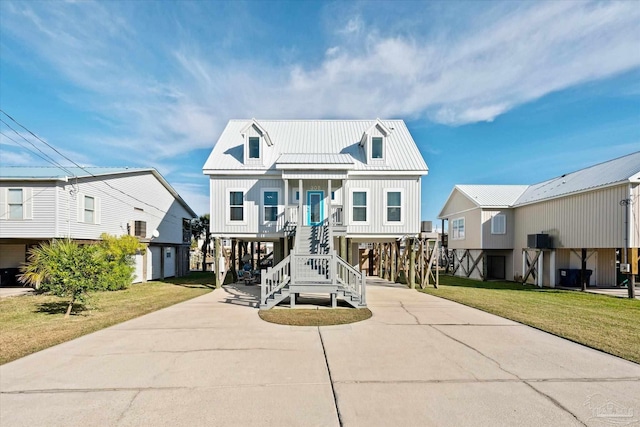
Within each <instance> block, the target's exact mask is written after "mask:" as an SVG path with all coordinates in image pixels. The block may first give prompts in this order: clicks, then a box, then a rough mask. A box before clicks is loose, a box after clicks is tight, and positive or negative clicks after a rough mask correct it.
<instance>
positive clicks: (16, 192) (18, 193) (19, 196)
mask: <svg viewBox="0 0 640 427" xmlns="http://www.w3.org/2000/svg"><path fill="white" fill-rule="evenodd" d="M7 205H8V207H9V214H8V217H9V219H24V191H22V189H21V188H9V189H8V191H7Z"/></svg>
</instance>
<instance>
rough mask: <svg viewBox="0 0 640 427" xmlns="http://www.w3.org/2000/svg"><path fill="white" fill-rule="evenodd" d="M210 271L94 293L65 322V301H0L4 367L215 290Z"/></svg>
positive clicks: (32, 298) (29, 298)
mask: <svg viewBox="0 0 640 427" xmlns="http://www.w3.org/2000/svg"><path fill="white" fill-rule="evenodd" d="M212 279H213V275H212V273H191V274H190V275H189V276H187V277H181V278H176V279H168V280H167V281H165V282H148V283H138V284H134V285H131V286H130V287H129V289H126V290H123V291H114V292H97V293H94V294H91V296H90V298H89V300H88V301H87V304H86V307H85V309H84V310H82V311H78V313H77V314H73V315H72V316H71V317H69V318H68V319H64V312H65V309H66V305H67V303H66V302H65V300H64V299H62V298H58V297H54V296H50V295H26V296H19V297H10V298H3V299H1V300H0V325H1V327H2V333H0V348H1V349H2V351H1V352H0V364H3V363H7V362H10V361H12V360H15V359H18V358H20V357H23V356H26V355H28V354H31V353H34V352H36V351H39V350H42V349H45V348H47V347H51V346H53V345H56V344H60V343H62V342H65V341H69V340H71V339H74V338H77V337H79V336H82V335H85V334H88V333H91V332H94V331H97V330H99V329H103V328H106V327H108V326H111V325H115V324H116V323H121V322H124V321H125V320H129V319H133V318H134V317H138V316H142V315H143V314H147V313H150V312H152V311H156V310H159V309H161V308H164V307H167V306H170V305H173V304H176V303H178V302H181V301H185V300H188V299H191V298H194V297H197V296H199V295H202V294H205V293H207V292H211V290H212V289H213V286H212V285H211V283H212Z"/></svg>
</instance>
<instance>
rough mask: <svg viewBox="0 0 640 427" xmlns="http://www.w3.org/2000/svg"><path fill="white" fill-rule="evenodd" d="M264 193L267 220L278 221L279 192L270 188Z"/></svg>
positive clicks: (263, 204)
mask: <svg viewBox="0 0 640 427" xmlns="http://www.w3.org/2000/svg"><path fill="white" fill-rule="evenodd" d="M262 194H263V196H262V206H263V209H264V220H265V222H266V221H276V220H277V219H278V192H277V191H271V190H270V191H264V192H263V193H262Z"/></svg>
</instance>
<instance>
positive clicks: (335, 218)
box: [331, 205, 344, 225]
mask: <svg viewBox="0 0 640 427" xmlns="http://www.w3.org/2000/svg"><path fill="white" fill-rule="evenodd" d="M331 225H344V210H343V208H342V206H341V205H337V206H336V205H332V206H331Z"/></svg>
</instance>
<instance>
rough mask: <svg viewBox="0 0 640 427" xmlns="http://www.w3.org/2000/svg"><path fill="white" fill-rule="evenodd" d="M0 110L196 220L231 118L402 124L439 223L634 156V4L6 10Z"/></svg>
mask: <svg viewBox="0 0 640 427" xmlns="http://www.w3.org/2000/svg"><path fill="white" fill-rule="evenodd" d="M0 107H1V108H2V109H3V110H5V111H6V112H7V113H9V114H11V115H12V116H13V117H14V118H16V119H17V120H18V121H20V122H21V123H22V124H24V125H25V126H27V127H28V128H29V129H30V130H32V131H33V132H35V133H36V134H38V136H40V137H42V138H43V139H45V140H47V141H48V142H50V143H51V144H53V145H54V146H55V147H57V148H58V149H60V150H61V151H62V152H63V153H65V154H66V155H68V156H69V157H70V158H72V159H73V160H75V161H77V162H78V163H80V164H84V165H97V166H132V167H133V166H153V167H156V168H157V169H158V170H159V171H160V172H161V173H162V174H163V175H164V176H165V178H167V180H168V181H169V182H170V183H171V184H172V185H173V186H174V187H175V188H176V189H177V190H178V191H179V192H180V193H181V194H182V196H183V197H184V198H185V200H187V202H188V203H190V204H191V206H192V207H193V208H194V210H196V212H198V213H204V212H207V211H208V195H207V193H208V184H207V180H206V178H205V177H204V176H203V175H202V173H201V172H202V165H203V164H204V162H205V160H206V158H207V156H208V154H209V152H210V151H211V149H212V147H213V144H214V143H215V141H216V140H217V138H218V136H219V134H220V133H221V131H222V129H223V127H224V125H225V124H226V122H227V121H228V120H229V119H231V118H250V117H256V118H258V119H259V118H294V119H295V118H319V119H322V118H376V117H380V118H402V119H404V120H405V121H406V122H407V125H408V127H409V130H410V131H411V133H412V135H413V136H414V139H415V140H416V142H417V143H418V146H419V148H420V150H421V152H422V154H423V155H424V157H425V160H426V161H427V164H428V166H429V168H430V172H429V175H428V176H427V177H425V179H424V180H423V195H422V196H423V197H422V207H423V209H422V216H423V219H427V220H435V219H436V216H437V214H438V212H439V210H440V208H441V207H442V205H443V203H444V201H445V199H446V198H447V196H448V195H449V193H450V191H451V189H452V187H453V185H455V184H483V183H486V184H503V183H513V184H523V183H524V184H526V183H535V182H539V181H542V180H545V179H548V178H551V177H554V176H557V175H561V174H563V173H566V172H570V171H573V170H576V169H580V168H582V167H585V166H588V165H590V164H593V163H598V162H601V161H604V160H607V159H611V158H614V157H618V156H621V155H624V154H628V153H631V152H633V151H638V150H640V5H639V4H638V3H637V2H632V1H623V2H571V1H553V2H537V1H536V2H515V1H508V2H489V1H468V2H463V1H442V2H435V1H433V2H418V1H411V2H382V1H376V2H358V1H354V2H346V1H338V2H319V1H318V2H316V1H289V2H276V1H268V2H267V1H264V2H259V1H255V2H235V1H234V2H206V1H195V2H189V1H180V2H159V1H158V2H152V1H149V2H138V1H129V2H126V1H112V2H92V1H67V2H53V1H46V2H36V1H28V2H27V1H18V2H12V1H6V0H4V1H2V2H0ZM5 119H6V118H5ZM0 130H1V131H2V132H3V133H5V134H8V135H10V136H12V137H13V138H16V136H15V134H13V135H12V131H10V130H8V128H7V127H6V126H5V125H4V124H0ZM24 136H25V137H27V138H29V136H28V135H24ZM0 150H1V152H0V162H1V163H2V164H7V165H8V164H14V165H25V164H30V165H32V164H44V162H43V161H42V160H41V159H39V158H37V157H35V156H33V155H32V154H31V153H29V152H28V151H26V150H24V149H22V148H21V147H18V146H16V145H15V144H14V143H13V142H12V141H10V140H9V139H7V138H5V137H3V136H0ZM64 163H67V162H64Z"/></svg>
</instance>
